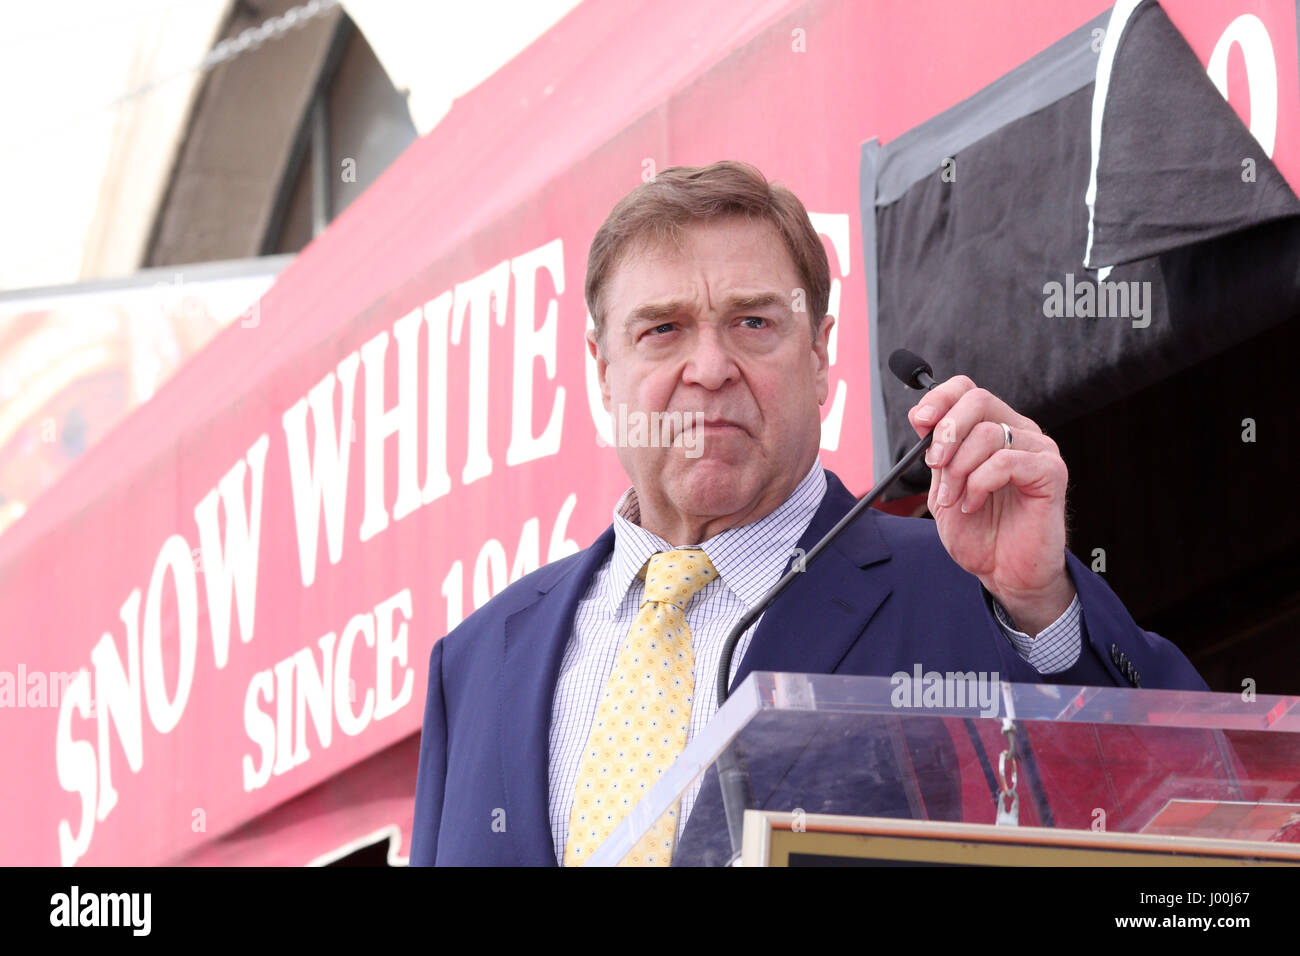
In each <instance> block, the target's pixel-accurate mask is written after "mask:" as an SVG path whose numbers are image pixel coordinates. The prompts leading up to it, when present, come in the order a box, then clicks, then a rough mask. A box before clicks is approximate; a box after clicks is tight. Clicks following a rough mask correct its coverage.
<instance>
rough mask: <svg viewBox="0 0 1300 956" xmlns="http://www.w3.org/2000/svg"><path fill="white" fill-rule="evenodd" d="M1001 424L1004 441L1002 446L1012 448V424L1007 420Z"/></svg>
mask: <svg viewBox="0 0 1300 956" xmlns="http://www.w3.org/2000/svg"><path fill="white" fill-rule="evenodd" d="M999 424H1000V425H1001V426H1002V442H1003V444H1002V447H1003V448H1010V447H1011V426H1010V425H1008V424H1007V423H1006V422H999Z"/></svg>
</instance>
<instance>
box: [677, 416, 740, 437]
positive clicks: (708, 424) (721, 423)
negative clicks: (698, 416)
mask: <svg viewBox="0 0 1300 956" xmlns="http://www.w3.org/2000/svg"><path fill="white" fill-rule="evenodd" d="M688 427H689V428H694V429H695V430H696V431H699V432H703V433H705V434H708V433H717V434H727V433H730V432H741V433H743V434H746V435H748V434H749V429H747V428H746V427H745V426H744V425H741V424H740V423H739V422H733V421H731V420H730V419H726V418H712V419H710V418H706V419H704V420H703V421H698V420H696V421H692V422H691V423H690V425H689V426H688Z"/></svg>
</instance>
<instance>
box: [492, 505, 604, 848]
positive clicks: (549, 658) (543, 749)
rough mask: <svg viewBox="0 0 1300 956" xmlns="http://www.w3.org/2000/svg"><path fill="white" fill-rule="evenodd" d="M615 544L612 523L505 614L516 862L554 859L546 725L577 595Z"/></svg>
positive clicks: (505, 712)
mask: <svg viewBox="0 0 1300 956" xmlns="http://www.w3.org/2000/svg"><path fill="white" fill-rule="evenodd" d="M613 547H614V529H613V527H612V526H611V527H610V528H608V529H607V530H606V531H605V533H604V534H602V535H601V536H600V537H599V538H597V539H596V541H595V543H594V544H592V546H591V547H590V548H588V549H587V550H586V551H584V552H583V553H582V555H581V556H580V558H579V560H578V561H576V562H575V563H574V564H573V566H572V567H571V568H570V569H569V570H568V572H567V573H566V574H565V575H564V576H563V577H561V578H559V579H558V580H555V581H552V582H551V583H550V584H549V585H548V586H547V587H546V588H545V589H544V590H539V591H538V592H537V597H536V599H535V600H533V601H531V602H529V603H528V604H525V605H524V606H523V607H521V608H519V609H518V610H516V611H515V612H513V613H512V614H511V615H510V616H509V617H507V618H506V622H505V627H504V645H503V648H502V671H501V673H502V693H501V698H500V703H501V714H500V720H501V723H500V740H501V776H502V780H503V781H504V786H505V792H506V828H507V832H510V833H512V834H514V835H515V840H514V845H515V847H516V849H517V851H518V855H519V864H520V865H532V866H536V865H543V866H547V865H549V866H555V865H556V860H555V841H554V839H553V838H552V837H551V818H550V811H549V794H550V774H549V763H550V761H549V758H550V728H551V707H552V704H553V701H554V697H555V685H556V683H557V682H558V680H559V674H560V663H561V661H562V660H563V658H564V649H565V647H566V646H567V645H568V643H569V637H570V636H571V634H572V633H573V620H574V616H575V615H576V613H577V608H578V601H579V600H581V598H582V596H583V594H585V593H586V591H587V587H588V585H589V584H590V583H591V579H592V577H593V576H594V575H595V573H596V569H597V568H599V567H600V563H601V561H603V560H604V559H605V557H606V556H607V555H608V554H609V552H610V551H611V550H613Z"/></svg>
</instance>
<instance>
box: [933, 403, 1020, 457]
mask: <svg viewBox="0 0 1300 956" xmlns="http://www.w3.org/2000/svg"><path fill="white" fill-rule="evenodd" d="M985 421H987V422H1006V423H1007V424H1008V425H1010V426H1011V427H1012V428H1015V429H1017V430H1021V431H1025V432H1033V433H1035V434H1039V435H1041V434H1042V432H1043V430H1042V429H1041V428H1039V427H1038V423H1037V422H1035V421H1034V420H1033V419H1032V418H1026V417H1025V416H1024V415H1021V414H1020V413H1019V412H1017V411H1016V410H1015V409H1013V408H1012V407H1011V406H1010V405H1008V404H1007V403H1006V402H1004V401H1002V399H1000V398H998V397H997V396H996V395H994V394H993V393H992V392H990V391H988V389H984V388H978V387H976V388H972V389H969V390H967V391H966V392H964V393H963V394H962V395H961V397H960V398H958V399H957V401H956V402H955V403H953V406H952V407H951V408H950V409H949V410H948V412H947V413H946V414H945V415H944V416H943V417H942V418H941V419H939V422H938V424H937V425H936V426H935V430H934V441H933V443H932V444H931V446H930V447H931V448H934V449H936V450H935V452H934V454H933V456H932V459H931V460H932V461H934V462H935V463H936V464H938V465H939V466H941V467H942V466H944V465H946V464H947V463H948V461H949V460H950V459H951V457H952V452H953V449H955V448H956V447H957V446H958V445H960V444H961V443H962V442H963V441H965V440H966V437H967V436H968V435H969V434H970V432H971V429H973V428H974V427H975V426H976V425H977V424H979V423H980V422H985Z"/></svg>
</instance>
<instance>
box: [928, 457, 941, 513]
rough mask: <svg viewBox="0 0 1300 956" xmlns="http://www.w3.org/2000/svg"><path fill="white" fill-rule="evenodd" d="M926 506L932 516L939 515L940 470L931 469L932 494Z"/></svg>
mask: <svg viewBox="0 0 1300 956" xmlns="http://www.w3.org/2000/svg"><path fill="white" fill-rule="evenodd" d="M925 503H926V506H927V507H928V508H929V509H930V514H932V515H936V514H938V513H939V469H938V468H931V469H930V493H929V494H928V495H926V498H925Z"/></svg>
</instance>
